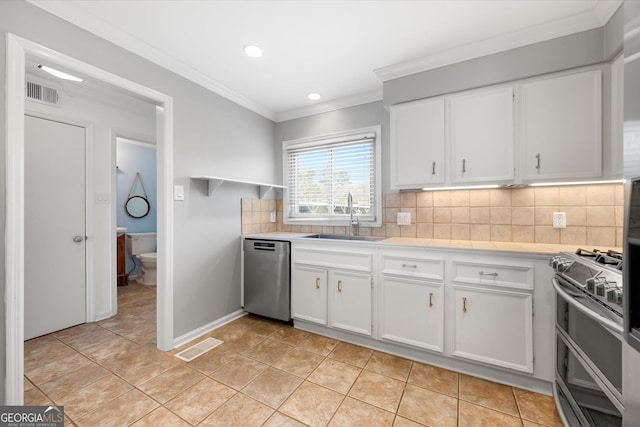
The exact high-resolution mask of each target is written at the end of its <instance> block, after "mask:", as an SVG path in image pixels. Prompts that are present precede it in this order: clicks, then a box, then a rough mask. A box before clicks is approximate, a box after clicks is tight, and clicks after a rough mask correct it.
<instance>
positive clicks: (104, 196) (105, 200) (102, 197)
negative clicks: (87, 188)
mask: <svg viewBox="0 0 640 427" xmlns="http://www.w3.org/2000/svg"><path fill="white" fill-rule="evenodd" d="M110 198H111V195H110V194H109V193H104V192H98V193H96V195H95V201H96V205H108V204H109V199H110Z"/></svg>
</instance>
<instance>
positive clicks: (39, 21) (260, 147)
mask: <svg viewBox="0 0 640 427" xmlns="http://www.w3.org/2000/svg"><path fill="white" fill-rule="evenodd" d="M7 32H11V33H14V34H17V35H19V36H21V37H24V38H27V39H29V40H32V41H34V42H36V43H40V44H42V45H44V46H47V47H49V48H52V49H54V50H56V51H59V52H61V53H64V54H66V55H70V56H72V57H75V58H77V59H79V60H81V61H84V62H87V63H90V64H92V65H95V66H97V67H100V68H103V69H105V70H107V71H109V72H111V73H114V74H117V75H120V76H123V77H125V78H127V79H130V80H133V81H135V82H138V83H140V84H143V85H145V86H148V87H150V88H153V89H155V90H158V91H160V92H163V93H165V94H167V95H170V96H172V97H173V98H174V113H175V116H174V174H175V178H176V179H175V181H176V183H177V184H183V185H185V196H186V200H185V201H184V202H176V204H175V211H174V218H175V220H174V221H175V222H174V227H175V241H174V245H175V246H174V247H175V252H174V265H175V276H174V287H175V292H174V313H175V318H174V325H175V330H174V335H175V336H180V335H182V334H185V333H187V332H189V331H191V330H193V329H194V328H197V327H199V326H202V325H205V324H206V323H208V322H211V321H214V320H216V319H218V318H220V317H222V316H224V315H226V314H229V313H231V312H233V311H235V310H237V309H239V308H240V289H239V288H240V287H239V284H240V280H239V277H240V274H239V257H240V243H239V240H238V236H239V234H240V225H241V219H240V198H241V197H257V189H254V188H252V187H247V186H234V185H223V187H221V188H220V189H219V191H218V192H216V194H215V195H214V196H213V197H207V196H206V194H205V191H204V187H203V186H202V185H200V184H198V183H196V182H194V181H191V180H190V179H189V176H191V175H198V174H209V175H217V176H229V177H233V178H237V179H243V180H251V181H258V182H273V181H274V180H275V179H276V178H277V177H276V175H277V174H276V172H275V171H276V168H275V164H274V147H273V143H274V131H275V130H274V129H275V125H274V123H273V122H272V121H270V120H268V119H266V118H264V117H262V116H259V115H257V114H255V113H253V112H251V111H248V110H247V109H245V108H243V107H240V106H238V105H237V104H234V103H232V102H230V101H228V100H226V99H224V98H222V97H220V96H218V95H215V94H213V93H211V92H208V91H206V90H204V89H203V88H201V87H199V86H197V85H196V84H194V83H191V82H189V81H187V80H186V79H184V78H181V77H179V76H177V75H176V74H173V73H171V72H169V71H167V70H164V69H162V68H160V67H158V66H156V65H154V64H152V63H150V62H149V61H146V60H145V59H143V58H141V57H138V56H136V55H134V54H132V53H130V52H128V51H126V50H124V49H122V48H120V47H117V46H115V45H113V44H111V43H109V42H107V41H105V40H103V39H100V38H98V37H96V36H94V35H92V34H90V33H88V32H86V31H83V30H81V29H79V28H78V27H75V26H73V25H71V24H69V23H67V22H65V21H62V20H60V19H58V18H56V17H54V16H52V15H49V14H48V13H46V12H44V11H42V10H41V9H39V8H36V7H34V6H32V5H30V4H28V3H25V2H22V1H16V0H4V1H0V33H2V34H3V37H2V42H1V43H0V81H5V62H6V58H5V55H6V48H5V41H4V38H5V37H4V34H6V33H7ZM4 120H5V88H4V85H0V127H1V129H2V132H0V142H1V143H2V146H3V147H2V148H1V149H0V169H1V170H0V204H2V206H0V221H1V224H2V225H1V226H0V241H4V228H5V217H4V214H5V208H6V207H5V206H4V204H5V199H4V197H5V160H4V155H5V149H4V146H5V144H6V141H5V138H6V136H5V122H4ZM97 190H98V191H101V190H100V189H97ZM0 263H2V265H4V245H0ZM0 277H1V279H0V280H2V282H1V283H0V292H2V294H3V295H4V290H5V283H4V275H0ZM0 342H2V343H3V344H4V342H5V307H4V305H0ZM4 366H5V353H4V352H0V367H1V368H0V369H2V372H0V383H2V384H4V378H5V372H4ZM0 393H2V395H0V401H2V402H4V401H5V400H4V398H5V396H4V386H2V387H0Z"/></svg>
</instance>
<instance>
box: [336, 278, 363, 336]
mask: <svg viewBox="0 0 640 427" xmlns="http://www.w3.org/2000/svg"><path fill="white" fill-rule="evenodd" d="M372 286H373V281H372V278H371V274H366V273H357V272H350V271H335V270H333V271H330V272H329V294H330V295H331V303H330V304H329V307H330V317H329V318H330V325H329V326H331V327H332V328H338V329H344V330H346V331H350V332H356V333H359V334H364V335H371V288H372Z"/></svg>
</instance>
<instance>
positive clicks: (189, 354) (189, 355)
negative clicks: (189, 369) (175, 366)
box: [176, 338, 224, 362]
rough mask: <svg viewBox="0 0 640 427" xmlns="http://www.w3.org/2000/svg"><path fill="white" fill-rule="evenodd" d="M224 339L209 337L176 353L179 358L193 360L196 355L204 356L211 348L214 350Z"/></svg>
mask: <svg viewBox="0 0 640 427" xmlns="http://www.w3.org/2000/svg"><path fill="white" fill-rule="evenodd" d="M223 342H224V341H220V340H217V339H215V338H207V339H206V340H204V341H200V342H199V343H198V344H195V345H192V346H191V347H189V348H188V349H186V350H182V351H181V352H180V353H176V357H177V358H178V359H181V360H184V361H185V362H191V361H192V360H193V359H195V358H196V357H199V356H202V355H203V354H205V353H206V352H207V351H209V350H213V349H214V348H216V347H217V346H219V345H220V344H222V343H223Z"/></svg>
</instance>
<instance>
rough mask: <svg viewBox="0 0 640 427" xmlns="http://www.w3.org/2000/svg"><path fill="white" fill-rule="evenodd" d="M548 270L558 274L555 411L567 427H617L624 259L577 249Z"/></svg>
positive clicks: (620, 405)
mask: <svg viewBox="0 0 640 427" xmlns="http://www.w3.org/2000/svg"><path fill="white" fill-rule="evenodd" d="M549 264H550V265H551V266H552V267H553V268H554V270H555V272H556V274H555V277H554V278H553V279H552V283H553V287H554V288H555V291H556V382H555V389H554V395H555V398H556V403H557V406H558V409H559V410H560V412H561V415H562V416H563V417H564V418H565V423H566V424H568V425H569V426H621V425H622V415H623V413H624V408H623V398H622V345H623V344H622V343H623V331H624V328H623V306H622V302H623V283H622V277H623V274H622V268H623V260H622V254H620V253H618V252H613V251H609V252H604V253H603V252H598V251H586V250H582V249H580V250H578V251H577V252H576V253H561V254H560V255H558V256H555V257H553V258H551V260H550V261H549Z"/></svg>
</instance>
